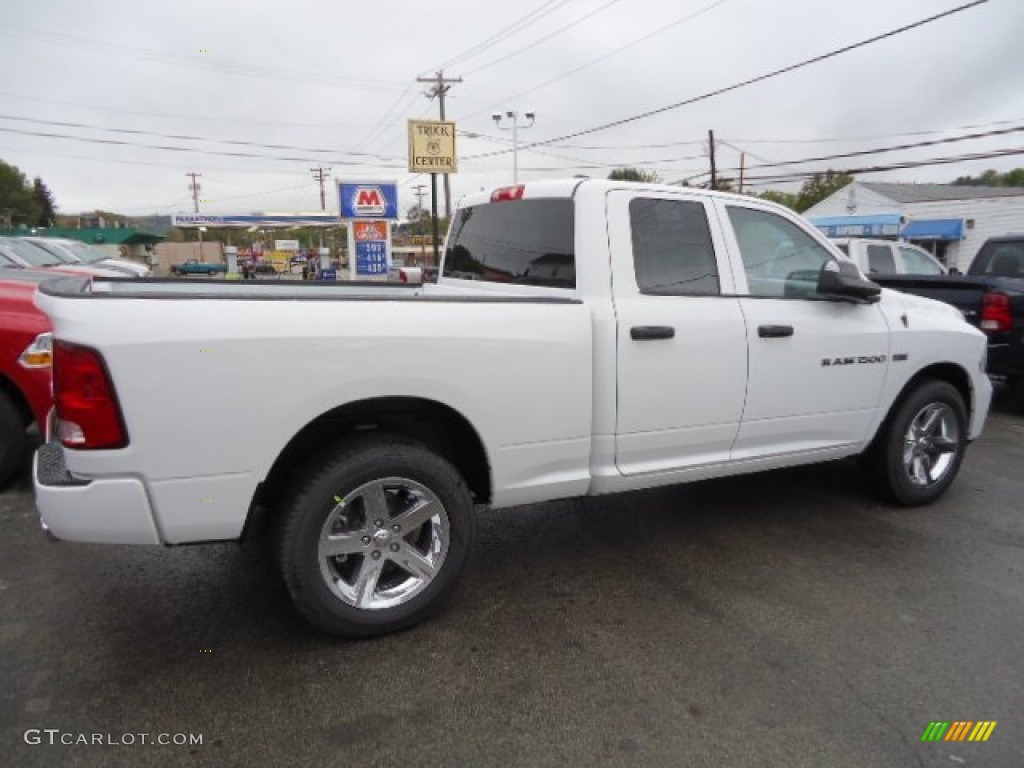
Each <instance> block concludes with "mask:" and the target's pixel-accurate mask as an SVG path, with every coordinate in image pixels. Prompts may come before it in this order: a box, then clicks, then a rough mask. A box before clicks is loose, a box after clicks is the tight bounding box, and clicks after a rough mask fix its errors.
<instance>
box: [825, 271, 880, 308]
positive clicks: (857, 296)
mask: <svg viewBox="0 0 1024 768" xmlns="http://www.w3.org/2000/svg"><path fill="white" fill-rule="evenodd" d="M818 295H819V296H820V297H821V298H823V299H830V300H832V301H852V302H856V303H858V304H872V303H874V302H876V301H878V300H879V298H880V297H881V295H882V287H881V286H880V285H878V284H877V283H873V282H871V281H870V280H868V279H866V278H865V277H864V276H863V275H862V274H861V273H860V270H859V269H857V267H856V265H854V264H852V263H851V262H849V261H828V262H825V265H824V266H823V267H822V268H821V272H819V273H818Z"/></svg>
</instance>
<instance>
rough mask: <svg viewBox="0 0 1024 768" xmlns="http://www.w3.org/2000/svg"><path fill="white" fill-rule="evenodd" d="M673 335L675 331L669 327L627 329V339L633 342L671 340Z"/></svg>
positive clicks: (656, 326) (641, 326) (653, 326)
mask: <svg viewBox="0 0 1024 768" xmlns="http://www.w3.org/2000/svg"><path fill="white" fill-rule="evenodd" d="M675 335H676V329H675V328H673V327H672V326H671V325H634V326H633V327H632V328H630V329H629V337H630V338H631V339H633V340H634V341H651V340H653V339H671V338H673V337H674V336H675Z"/></svg>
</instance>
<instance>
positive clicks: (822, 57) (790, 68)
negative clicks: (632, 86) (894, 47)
mask: <svg viewBox="0 0 1024 768" xmlns="http://www.w3.org/2000/svg"><path fill="white" fill-rule="evenodd" d="M987 2H989V0H972V2H969V3H965V4H963V5H960V6H957V7H956V8H952V9H950V10H947V11H943V12H942V13H937V14H933V15H932V16H928V17H926V18H924V19H920V20H918V21H915V22H912V23H910V24H905V25H903V26H901V27H896V28H895V29H891V30H889V31H887V32H883V33H881V34H878V35H874V36H873V37H869V38H866V39H864V40H860V41H858V42H856V43H851V44H850V45H845V46H843V47H841V48H836V49H834V50H831V51H828V52H826V53H822V54H819V55H817V56H812V57H811V58H809V59H804V60H802V61H799V62H797V63H795V64H789V65H787V66H785V67H780V68H779V69H774V70H772V71H770V72H766V73H765V74H762V75H758V76H756V77H751V78H747V79H746V80H741V81H740V82H737V83H733V84H732V85H727V86H724V87H722V88H716V89H715V90H713V91H708V92H707V93H703V94H700V95H699V96H692V97H690V98H688V99H683V100H682V101H677V102H675V103H673V104H667V105H665V106H663V107H658V108H657V109H650V110H647V111H645V112H640V113H638V114H635V115H631V116H629V117H624V118H621V119H619V120H613V121H611V122H608V123H602V124H601V125H596V126H594V127H592V128H586V129H584V130H580V131H574V132H573V133H568V134H565V135H563V136H556V137H554V138H551V139H542V140H540V141H534V142H531V143H530V144H525V145H523V146H521V147H520V149H526V148H529V147H541V146H547V145H549V144H554V143H556V142H559V141H565V140H567V139H575V138H578V137H580V136H587V135H589V134H592V133H598V132H599V131H606V130H608V129H609V128H617V127H619V126H621V125H627V124H629V123H634V122H637V121H639V120H645V119H647V118H649V117H654V116H655V115H660V114H664V113H666V112H670V111H673V110H676V109H679V108H680V107H685V106H689V105H691V104H696V103H697V102H700V101H705V100H707V99H710V98H713V97H715V96H721V95H723V94H726V93H730V92H732V91H736V90H739V89H741V88H745V87H747V86H751V85H754V84H756V83H761V82H764V81H766V80H770V79H772V78H776V77H779V76H781V75H784V74H788V73H790V72H795V71H796V70H799V69H803V68H804V67H808V66H811V65H812V64H818V63H821V62H823V61H826V60H828V59H831V58H834V57H836V56H840V55H842V54H844V53H849V52H850V51H854V50H857V49H858V48H863V47H865V46H868V45H871V44H873V43H877V42H881V41H882V40H886V39H889V38H891V37H895V36H897V35H901V34H904V33H906V32H910V31H911V30H914V29H917V28H919V27H922V26H925V25H926V24H931V23H933V22H936V21H939V20H940V19H945V18H948V17H950V16H953V15H954V14H958V13H962V12H964V11H966V10H968V9H970V8H975V7H977V6H979V5H984V4H985V3H987Z"/></svg>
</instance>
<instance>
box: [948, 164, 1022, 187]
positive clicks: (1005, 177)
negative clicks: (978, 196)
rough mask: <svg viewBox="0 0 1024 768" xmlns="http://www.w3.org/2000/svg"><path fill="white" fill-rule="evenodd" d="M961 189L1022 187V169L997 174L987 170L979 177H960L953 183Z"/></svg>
mask: <svg viewBox="0 0 1024 768" xmlns="http://www.w3.org/2000/svg"><path fill="white" fill-rule="evenodd" d="M953 183H954V184H955V185H957V186H963V187H1024V168H1014V169H1013V170H1012V171H1007V172H1006V173H998V172H997V171H995V170H994V169H992V168H989V169H988V170H987V171H985V172H984V173H983V174H981V176H961V177H959V178H958V179H956V180H955V181H954V182H953Z"/></svg>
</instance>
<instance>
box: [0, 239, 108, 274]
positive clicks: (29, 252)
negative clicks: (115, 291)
mask: <svg viewBox="0 0 1024 768" xmlns="http://www.w3.org/2000/svg"><path fill="white" fill-rule="evenodd" d="M0 253H2V254H3V255H4V256H5V257H6V261H8V262H11V263H13V264H15V265H17V266H18V267H20V268H22V269H39V268H55V269H60V270H61V271H62V272H71V273H77V274H82V275H92V276H95V277H124V273H123V272H119V271H117V270H114V269H110V268H109V267H102V266H98V265H87V264H75V263H70V262H69V261H65V260H64V259H61V258H60V257H59V256H57V255H55V254H53V253H51V252H50V251H48V250H47V249H45V248H41V247H40V246H38V245H36V244H35V243H33V242H30V241H28V240H26V239H25V238H22V237H0Z"/></svg>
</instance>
